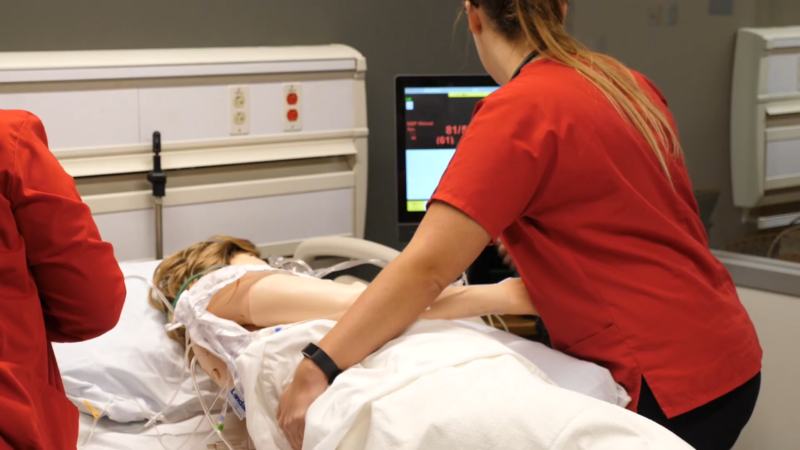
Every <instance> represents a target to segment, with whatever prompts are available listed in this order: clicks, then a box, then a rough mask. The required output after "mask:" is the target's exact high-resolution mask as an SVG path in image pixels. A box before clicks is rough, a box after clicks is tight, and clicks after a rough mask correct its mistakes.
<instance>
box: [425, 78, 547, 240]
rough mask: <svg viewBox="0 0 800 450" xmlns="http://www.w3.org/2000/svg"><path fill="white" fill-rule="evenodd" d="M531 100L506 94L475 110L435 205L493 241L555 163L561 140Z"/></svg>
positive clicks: (527, 203)
mask: <svg viewBox="0 0 800 450" xmlns="http://www.w3.org/2000/svg"><path fill="white" fill-rule="evenodd" d="M531 103H532V102H531V101H530V100H526V99H520V98H519V97H518V96H515V95H514V93H513V92H504V91H503V90H502V89H501V90H499V91H497V92H496V93H495V94H493V95H492V96H490V97H488V98H486V99H484V100H483V101H481V103H479V104H478V106H477V107H476V108H475V114H474V115H473V118H472V123H471V124H470V126H469V128H468V130H467V133H466V134H465V135H464V137H463V138H462V140H461V142H460V143H459V145H458V149H457V150H456V152H455V155H454V156H453V159H452V160H451V161H450V165H449V166H448V168H447V170H446V171H445V173H444V176H443V177H442V180H441V181H440V182H439V187H438V188H437V189H436V192H435V193H434V195H433V197H432V198H431V200H430V201H431V202H434V201H441V202H444V203H447V204H449V205H451V206H453V207H455V208H457V209H459V210H461V211H462V212H464V213H465V214H467V215H468V216H470V217H471V218H472V219H473V220H475V221H476V222H478V224H480V225H481V226H482V227H483V228H484V229H485V230H486V231H487V232H488V233H489V235H490V236H491V237H492V239H496V238H498V237H499V236H500V234H501V233H502V232H503V231H504V230H505V229H506V228H508V226H509V225H511V224H512V223H514V221H516V220H517V219H519V218H520V217H522V216H523V215H524V213H525V212H526V211H527V210H528V208H529V207H530V205H531V202H532V201H533V200H534V196H535V195H536V192H537V189H538V187H539V185H540V183H541V182H542V179H543V178H544V176H545V174H546V172H547V170H548V167H550V165H551V164H552V162H553V161H554V154H555V148H556V145H557V138H556V134H555V132H553V131H552V130H551V129H550V128H549V127H548V126H547V125H546V124H541V123H539V124H537V118H536V116H537V114H536V109H535V107H534V106H532V105H531Z"/></svg>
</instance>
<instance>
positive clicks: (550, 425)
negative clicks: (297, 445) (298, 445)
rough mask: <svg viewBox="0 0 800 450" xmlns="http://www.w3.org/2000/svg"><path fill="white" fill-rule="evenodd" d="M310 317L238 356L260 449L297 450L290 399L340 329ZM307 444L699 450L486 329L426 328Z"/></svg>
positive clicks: (406, 338)
mask: <svg viewBox="0 0 800 450" xmlns="http://www.w3.org/2000/svg"><path fill="white" fill-rule="evenodd" d="M333 325H334V324H333V322H330V321H315V322H309V323H305V324H301V325H297V326H295V327H292V328H289V329H286V330H284V331H281V332H280V333H277V334H274V335H271V336H268V335H266V334H264V335H260V336H259V337H257V339H256V340H255V342H254V343H253V344H251V345H250V347H248V349H247V350H246V351H245V352H244V354H243V355H242V356H241V357H240V358H239V359H238V360H237V364H238V368H239V372H240V374H241V375H242V379H243V384H244V389H245V400H246V408H247V426H248V430H249V432H250V435H251V438H252V439H253V442H254V443H255V445H256V448H258V449H276V448H277V449H289V448H290V447H289V445H288V443H287V442H286V440H285V439H284V437H283V435H282V433H281V432H280V430H279V429H278V427H277V423H276V419H275V413H276V410H277V407H278V399H279V397H280V393H281V392H282V391H283V389H284V388H285V387H286V386H287V385H288V383H289V381H290V380H291V377H292V375H293V371H294V369H295V368H296V367H297V365H298V364H299V363H300V360H301V358H302V355H301V353H300V351H301V349H302V348H303V347H304V346H305V345H307V344H308V342H317V341H319V340H320V339H321V338H322V337H323V336H324V335H325V333H327V332H328V331H329V330H330V328H331V327H332V326H333ZM303 448H304V449H309V450H311V449H313V450H335V449H337V448H338V449H342V450H350V449H389V448H391V449H397V450H404V449H409V450H411V449H451V448H452V449H462V448H469V449H495V448H496V449H526V450H529V449H561V450H578V449H588V448H591V449H615V450H626V449H631V450H632V449H637V450H643V449H664V450H666V449H670V450H681V449H689V448H691V447H689V446H688V445H686V444H685V443H683V442H682V441H680V440H679V439H678V438H677V437H675V436H674V435H672V434H671V433H669V432H668V431H667V430H665V429H663V428H661V427H660V426H658V425H656V424H655V423H652V422H650V421H648V420H646V419H644V418H642V417H640V416H638V415H636V414H634V413H631V412H629V411H627V410H625V409H622V408H620V407H618V406H614V405H611V404H608V403H605V402H602V401H599V400H596V399H592V398H590V397H586V396H583V395H580V394H577V393H574V392H570V391H567V390H564V389H561V388H559V387H557V386H555V385H554V384H553V383H552V382H551V381H550V380H549V379H548V378H547V376H546V375H545V374H544V373H543V372H542V371H541V370H539V369H538V368H537V367H536V366H534V365H533V364H532V363H530V362H529V361H527V360H526V359H524V358H523V357H521V356H519V355H517V354H515V353H514V352H513V351H512V350H511V349H509V348H508V347H506V346H505V345H502V344H500V343H499V342H497V341H495V340H493V339H491V338H489V337H487V336H486V335H485V334H484V333H482V332H480V331H477V330H474V329H471V328H469V327H466V326H462V325H458V324H455V323H452V322H426V321H422V322H418V323H417V324H415V325H414V326H412V327H411V328H410V329H409V330H408V331H407V332H406V333H404V334H403V335H402V336H400V337H399V338H397V339H395V340H393V341H391V342H389V343H388V344H386V345H385V346H384V347H382V348H381V349H380V350H379V351H377V352H376V353H374V354H373V355H371V356H370V357H369V358H367V359H366V360H365V361H364V362H363V363H362V364H360V365H358V366H356V367H353V368H351V369H350V370H348V371H346V372H345V373H343V374H342V375H341V376H340V377H339V378H337V380H336V382H335V383H334V384H333V386H331V387H330V388H329V389H328V390H327V391H326V392H325V393H324V394H323V395H322V396H321V397H320V398H319V399H318V400H317V401H316V402H315V403H314V404H313V405H312V407H311V409H310V410H309V411H308V414H307V416H306V434H305V442H304V447H303Z"/></svg>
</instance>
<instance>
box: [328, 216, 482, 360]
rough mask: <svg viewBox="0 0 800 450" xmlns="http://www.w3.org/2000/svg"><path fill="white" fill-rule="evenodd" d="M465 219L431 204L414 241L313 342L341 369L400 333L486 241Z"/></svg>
mask: <svg viewBox="0 0 800 450" xmlns="http://www.w3.org/2000/svg"><path fill="white" fill-rule="evenodd" d="M490 240H491V237H490V236H489V234H488V233H487V232H486V231H485V230H484V229H483V228H482V227H481V226H480V225H479V224H478V223H477V222H475V221H474V220H472V219H471V218H470V217H469V216H467V215H466V214H464V213H462V212H461V211H459V210H457V209H455V208H453V207H451V206H449V205H446V204H444V203H438V202H437V203H434V204H433V205H431V208H430V209H429V210H428V212H427V213H426V214H425V219H423V221H422V223H421V224H420V227H419V229H418V230H417V232H416V234H415V236H414V238H413V239H412V241H411V243H410V244H409V245H408V247H407V248H406V249H405V250H404V251H403V253H402V254H401V255H400V256H398V257H397V259H396V260H394V261H393V262H391V263H390V264H389V265H388V266H387V267H386V268H385V269H384V270H383V271H382V272H381V273H380V275H378V277H377V278H376V279H375V281H374V282H373V283H372V284H371V285H370V286H369V287H368V288H367V290H366V291H364V293H363V294H362V295H361V296H360V297H359V299H358V301H356V302H355V304H354V305H353V306H352V307H351V308H350V310H349V311H348V312H347V313H346V314H345V315H344V317H342V319H341V320H340V321H339V323H338V324H337V326H336V327H334V329H333V330H331V332H330V333H328V335H327V336H325V338H324V339H323V340H322V341H321V342H320V343H319V347H320V348H321V349H323V350H324V351H325V352H326V353H328V355H329V356H330V357H331V358H332V359H333V360H334V361H335V362H336V364H337V365H338V366H339V367H340V368H342V369H346V368H348V367H350V366H352V365H354V364H357V363H358V362H360V361H361V360H363V359H364V358H366V357H367V356H368V355H369V354H370V353H372V352H374V351H375V350H377V349H378V348H379V347H381V346H382V345H383V344H385V343H386V342H388V341H389V340H391V339H393V338H394V337H396V336H397V335H399V334H400V333H402V332H403V331H404V330H405V329H406V328H408V326H409V325H411V324H412V323H413V322H414V321H415V320H416V319H417V318H418V317H419V316H420V315H421V314H422V313H423V312H424V311H425V310H426V309H427V308H428V307H429V306H431V304H433V302H434V300H436V298H437V297H438V296H439V295H440V294H441V293H442V291H443V290H444V289H445V288H446V287H447V286H448V285H450V283H452V282H453V281H454V280H455V279H456V278H458V276H459V275H460V274H461V273H462V272H464V270H466V269H467V267H469V265H470V264H471V263H472V262H473V261H475V259H476V258H477V257H478V255H480V253H481V251H483V249H484V248H486V245H487V244H488V243H489V242H490Z"/></svg>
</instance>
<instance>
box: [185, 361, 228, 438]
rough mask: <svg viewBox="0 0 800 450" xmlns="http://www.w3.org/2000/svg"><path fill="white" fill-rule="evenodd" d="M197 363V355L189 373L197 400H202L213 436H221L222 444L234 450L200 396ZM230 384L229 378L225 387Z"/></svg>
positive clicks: (201, 404)
mask: <svg viewBox="0 0 800 450" xmlns="http://www.w3.org/2000/svg"><path fill="white" fill-rule="evenodd" d="M196 363H197V356H196V355H195V357H194V358H192V363H191V364H190V365H189V373H190V375H191V377H192V384H193V385H194V391H195V393H196V394H197V398H198V399H199V400H200V406H202V407H203V412H204V413H205V414H206V419H207V420H208V424H209V425H211V428H213V429H214V431H213V432H212V435H213V433H217V435H219V438H220V439H222V442H224V443H225V445H226V446H227V447H228V450H234V449H233V446H232V445H231V443H230V442H228V439H227V438H226V437H225V435H223V434H222V432H221V431H220V430H219V429H218V428H217V425H216V424H215V423H214V419H213V418H212V417H211V411H210V410H209V409H208V407H207V406H206V402H205V401H204V400H203V396H202V395H201V394H200V387H199V386H198V384H197V377H195V364H196ZM228 382H230V376H229V377H228V380H226V381H225V383H224V386H225V387H227V386H228ZM208 439H209V438H206V441H207V440H208Z"/></svg>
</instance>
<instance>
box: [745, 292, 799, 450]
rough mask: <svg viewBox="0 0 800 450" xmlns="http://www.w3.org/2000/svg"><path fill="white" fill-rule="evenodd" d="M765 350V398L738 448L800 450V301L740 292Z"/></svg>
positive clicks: (763, 390)
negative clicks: (799, 449) (799, 409)
mask: <svg viewBox="0 0 800 450" xmlns="http://www.w3.org/2000/svg"><path fill="white" fill-rule="evenodd" d="M739 295H740V297H741V299H742V303H744V305H745V307H746V308H747V311H748V312H749V313H750V317H751V318H752V319H753V322H754V323H755V325H756V330H757V331H758V337H759V339H760V340H761V346H762V347H763V348H764V369H763V372H762V384H761V396H760V397H759V399H758V405H757V406H756V411H755V414H754V416H753V418H752V420H751V421H750V423H749V424H748V426H747V428H746V429H745V430H744V433H743V434H742V437H741V438H740V440H739V442H738V443H737V445H736V447H735V448H734V450H790V449H797V448H800V412H798V408H800V298H795V297H788V296H784V295H778V294H772V293H768V292H762V291H755V290H751V289H744V288H739Z"/></svg>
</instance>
